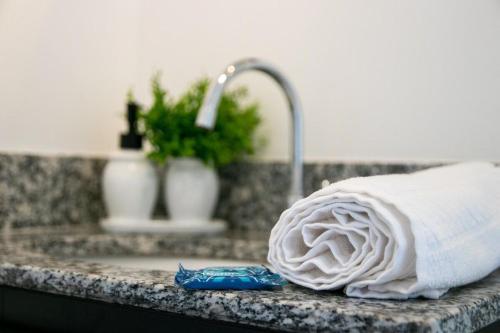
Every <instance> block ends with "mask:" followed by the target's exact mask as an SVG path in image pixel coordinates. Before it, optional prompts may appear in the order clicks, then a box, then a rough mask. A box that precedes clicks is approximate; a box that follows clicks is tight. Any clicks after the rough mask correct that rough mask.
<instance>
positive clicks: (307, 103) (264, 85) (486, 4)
mask: <svg viewBox="0 0 500 333" xmlns="http://www.w3.org/2000/svg"><path fill="white" fill-rule="evenodd" d="M499 36H500V1H499V0H481V1H470V0H440V1H436V0H409V1H399V0H380V1H369V0H366V1H361V0H351V1H341V0H335V1H332V0H322V1H319V0H317V1H310V0H301V1H297V0H295V1H285V0H283V1H265V0H258V1H257V0H252V1H250V0H244V1H243V0H238V1H236V0H224V1H223V0H211V1H195V0H188V1H185V0H183V1H180V0H178V1H141V0H126V1H118V0H117V1H98V0H93V1H83V0H82V1H62V0H61V1H56V0H53V1H48V0H44V1H19V0H3V1H2V0H0V150H1V151H17V152H21V151H22V152H26V151H29V152H38V153H71V154H74V153H78V154H82V153H83V154H91V155H95V154H105V153H107V152H109V151H111V150H113V149H114V148H115V146H116V143H117V134H118V132H119V131H120V130H122V129H123V127H124V124H123V121H122V118H121V116H120V112H121V111H122V109H123V103H124V96H125V93H126V90H127V89H128V87H129V86H133V87H134V89H135V91H136V95H138V97H139V99H141V100H142V101H144V102H149V101H150V97H149V80H150V77H151V75H152V73H153V72H155V70H157V69H160V70H161V71H162V72H163V82H164V83H165V85H166V86H168V87H169V88H170V90H171V91H172V92H173V93H174V94H178V93H180V92H181V91H182V89H184V88H185V87H186V86H187V85H188V83H189V82H190V81H192V80H194V79H195V78H197V77H199V76H200V75H201V74H208V75H211V76H213V75H216V74H217V73H218V72H219V71H220V70H221V69H223V68H224V66H225V65H226V64H228V63H229V62H231V61H233V60H236V59H238V58H241V57H244V56H258V57H262V58H264V59H268V60H269V61H271V62H274V63H275V64H277V65H279V67H280V68H281V69H282V70H283V71H284V72H285V73H287V74H288V75H289V77H290V78H291V79H292V81H293V82H294V83H295V85H296V86H297V88H298V91H299V92H300V95H301V97H302V101H303V105H304V109H305V155H306V159H307V160H310V161H311V160H315V161H317V160H345V159H349V160H352V159H355V160H387V159H391V160H443V159H489V160H500V131H499V130H498V125H499V124H500V39H499V38H500V37H499ZM237 82H239V83H241V84H247V85H248V86H249V88H250V91H251V93H252V95H253V96H254V97H255V98H256V99H258V100H259V101H260V102H261V105H262V113H263V115H264V118H265V123H264V126H263V128H262V131H261V132H262V133H264V134H265V135H267V136H268V141H269V145H268V146H267V148H266V149H265V150H264V151H263V152H262V153H261V154H260V157H261V158H265V159H273V160H276V159H279V160H281V159H286V158H287V152H288V126H289V121H288V113H287V110H286V104H285V102H284V100H283V97H282V95H281V94H280V92H279V90H278V89H277V88H276V87H275V85H274V83H272V82H271V81H270V80H269V79H268V78H266V77H264V76H262V75H260V74H246V75H245V76H243V77H241V78H239V79H238V80H237ZM237 82H235V84H238V83H237Z"/></svg>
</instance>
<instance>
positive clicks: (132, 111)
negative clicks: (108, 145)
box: [120, 102, 143, 150]
mask: <svg viewBox="0 0 500 333" xmlns="http://www.w3.org/2000/svg"><path fill="white" fill-rule="evenodd" d="M138 113H139V106H138V105H137V104H136V103H134V102H129V103H127V121H128V133H125V134H122V135H121V136H120V147H121V148H123V149H137V150H139V149H142V137H143V136H142V134H140V133H139V130H138V128H137V118H138Z"/></svg>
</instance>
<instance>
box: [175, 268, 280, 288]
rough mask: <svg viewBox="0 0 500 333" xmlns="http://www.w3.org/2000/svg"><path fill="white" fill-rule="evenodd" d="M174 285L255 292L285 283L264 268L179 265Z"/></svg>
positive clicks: (278, 276) (277, 275)
mask: <svg viewBox="0 0 500 333" xmlns="http://www.w3.org/2000/svg"><path fill="white" fill-rule="evenodd" d="M175 283H176V284H178V285H179V286H181V287H184V288H186V289H209V290H223V289H232V290H256V289H275V288H279V287H281V286H283V285H285V284H286V281H285V280H284V279H283V278H282V277H281V276H280V275H279V274H276V273H273V272H271V271H270V270H269V269H268V268H267V267H265V266H242V267H207V268H203V269H198V270H191V269H185V268H184V267H182V265H181V264H180V263H179V271H178V272H177V274H175Z"/></svg>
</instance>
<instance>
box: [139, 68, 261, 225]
mask: <svg viewBox="0 0 500 333" xmlns="http://www.w3.org/2000/svg"><path fill="white" fill-rule="evenodd" d="M209 83H210V82H209V80H208V79H206V78H202V79H200V80H197V81H196V82H194V83H193V84H192V85H191V86H190V87H189V89H188V90H187V91H186V92H185V93H184V94H182V95H181V96H180V98H178V99H177V100H175V99H174V98H173V97H172V96H170V95H169V94H168V93H167V91H166V90H165V89H164V88H163V87H162V86H161V84H160V78H159V75H156V76H154V77H153V80H152V93H153V104H152V106H151V108H150V109H149V110H147V111H146V112H144V113H142V121H143V125H144V130H145V134H146V138H147V139H148V141H149V143H150V146H151V151H150V152H149V154H148V157H149V158H150V159H151V160H153V161H156V162H158V163H166V164H167V170H166V177H165V182H166V183H165V186H164V190H165V200H166V207H167V209H168V211H169V213H170V217H171V219H172V220H173V221H174V222H182V223H205V222H206V221H208V220H209V219H210V218H211V217H212V215H213V212H214V209H215V205H216V202H217V198H218V191H219V181H218V176H217V172H216V169H217V168H220V167H222V166H224V165H227V164H229V163H233V162H236V161H238V160H241V159H242V158H244V157H245V156H248V155H252V154H253V153H254V152H255V149H256V140H255V130H256V128H257V126H258V125H259V123H260V120H261V119H260V116H259V114H258V107H257V105H256V104H255V103H254V104H245V103H244V100H245V98H246V97H247V90H246V89H245V88H237V89H234V90H231V91H228V92H226V93H225V94H224V95H223V97H222V100H221V103H220V105H219V109H218V116H217V121H216V125H215V128H214V130H213V131H207V130H205V129H203V128H199V127H197V126H196V125H195V119H196V116H197V113H198V110H199V109H200V107H201V105H202V103H203V99H204V97H205V94H206V93H207V89H208V87H209Z"/></svg>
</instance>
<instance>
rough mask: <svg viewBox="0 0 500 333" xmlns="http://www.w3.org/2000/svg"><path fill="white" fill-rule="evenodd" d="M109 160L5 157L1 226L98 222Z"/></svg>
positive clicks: (0, 179)
mask: <svg viewBox="0 0 500 333" xmlns="http://www.w3.org/2000/svg"><path fill="white" fill-rule="evenodd" d="M103 167H104V161H102V160H98V159H91V158H78V157H39V156H30V155H8V154H0V228H1V227H2V226H3V225H6V224H8V225H11V226H12V227H14V228H16V227H31V226H44V225H45V226H48V225H64V224H70V225H72V224H88V223H94V224H95V223H97V221H98V220H99V218H100V216H103V214H104V206H103V204H102V200H101V183H100V177H101V173H102V169H103Z"/></svg>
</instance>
